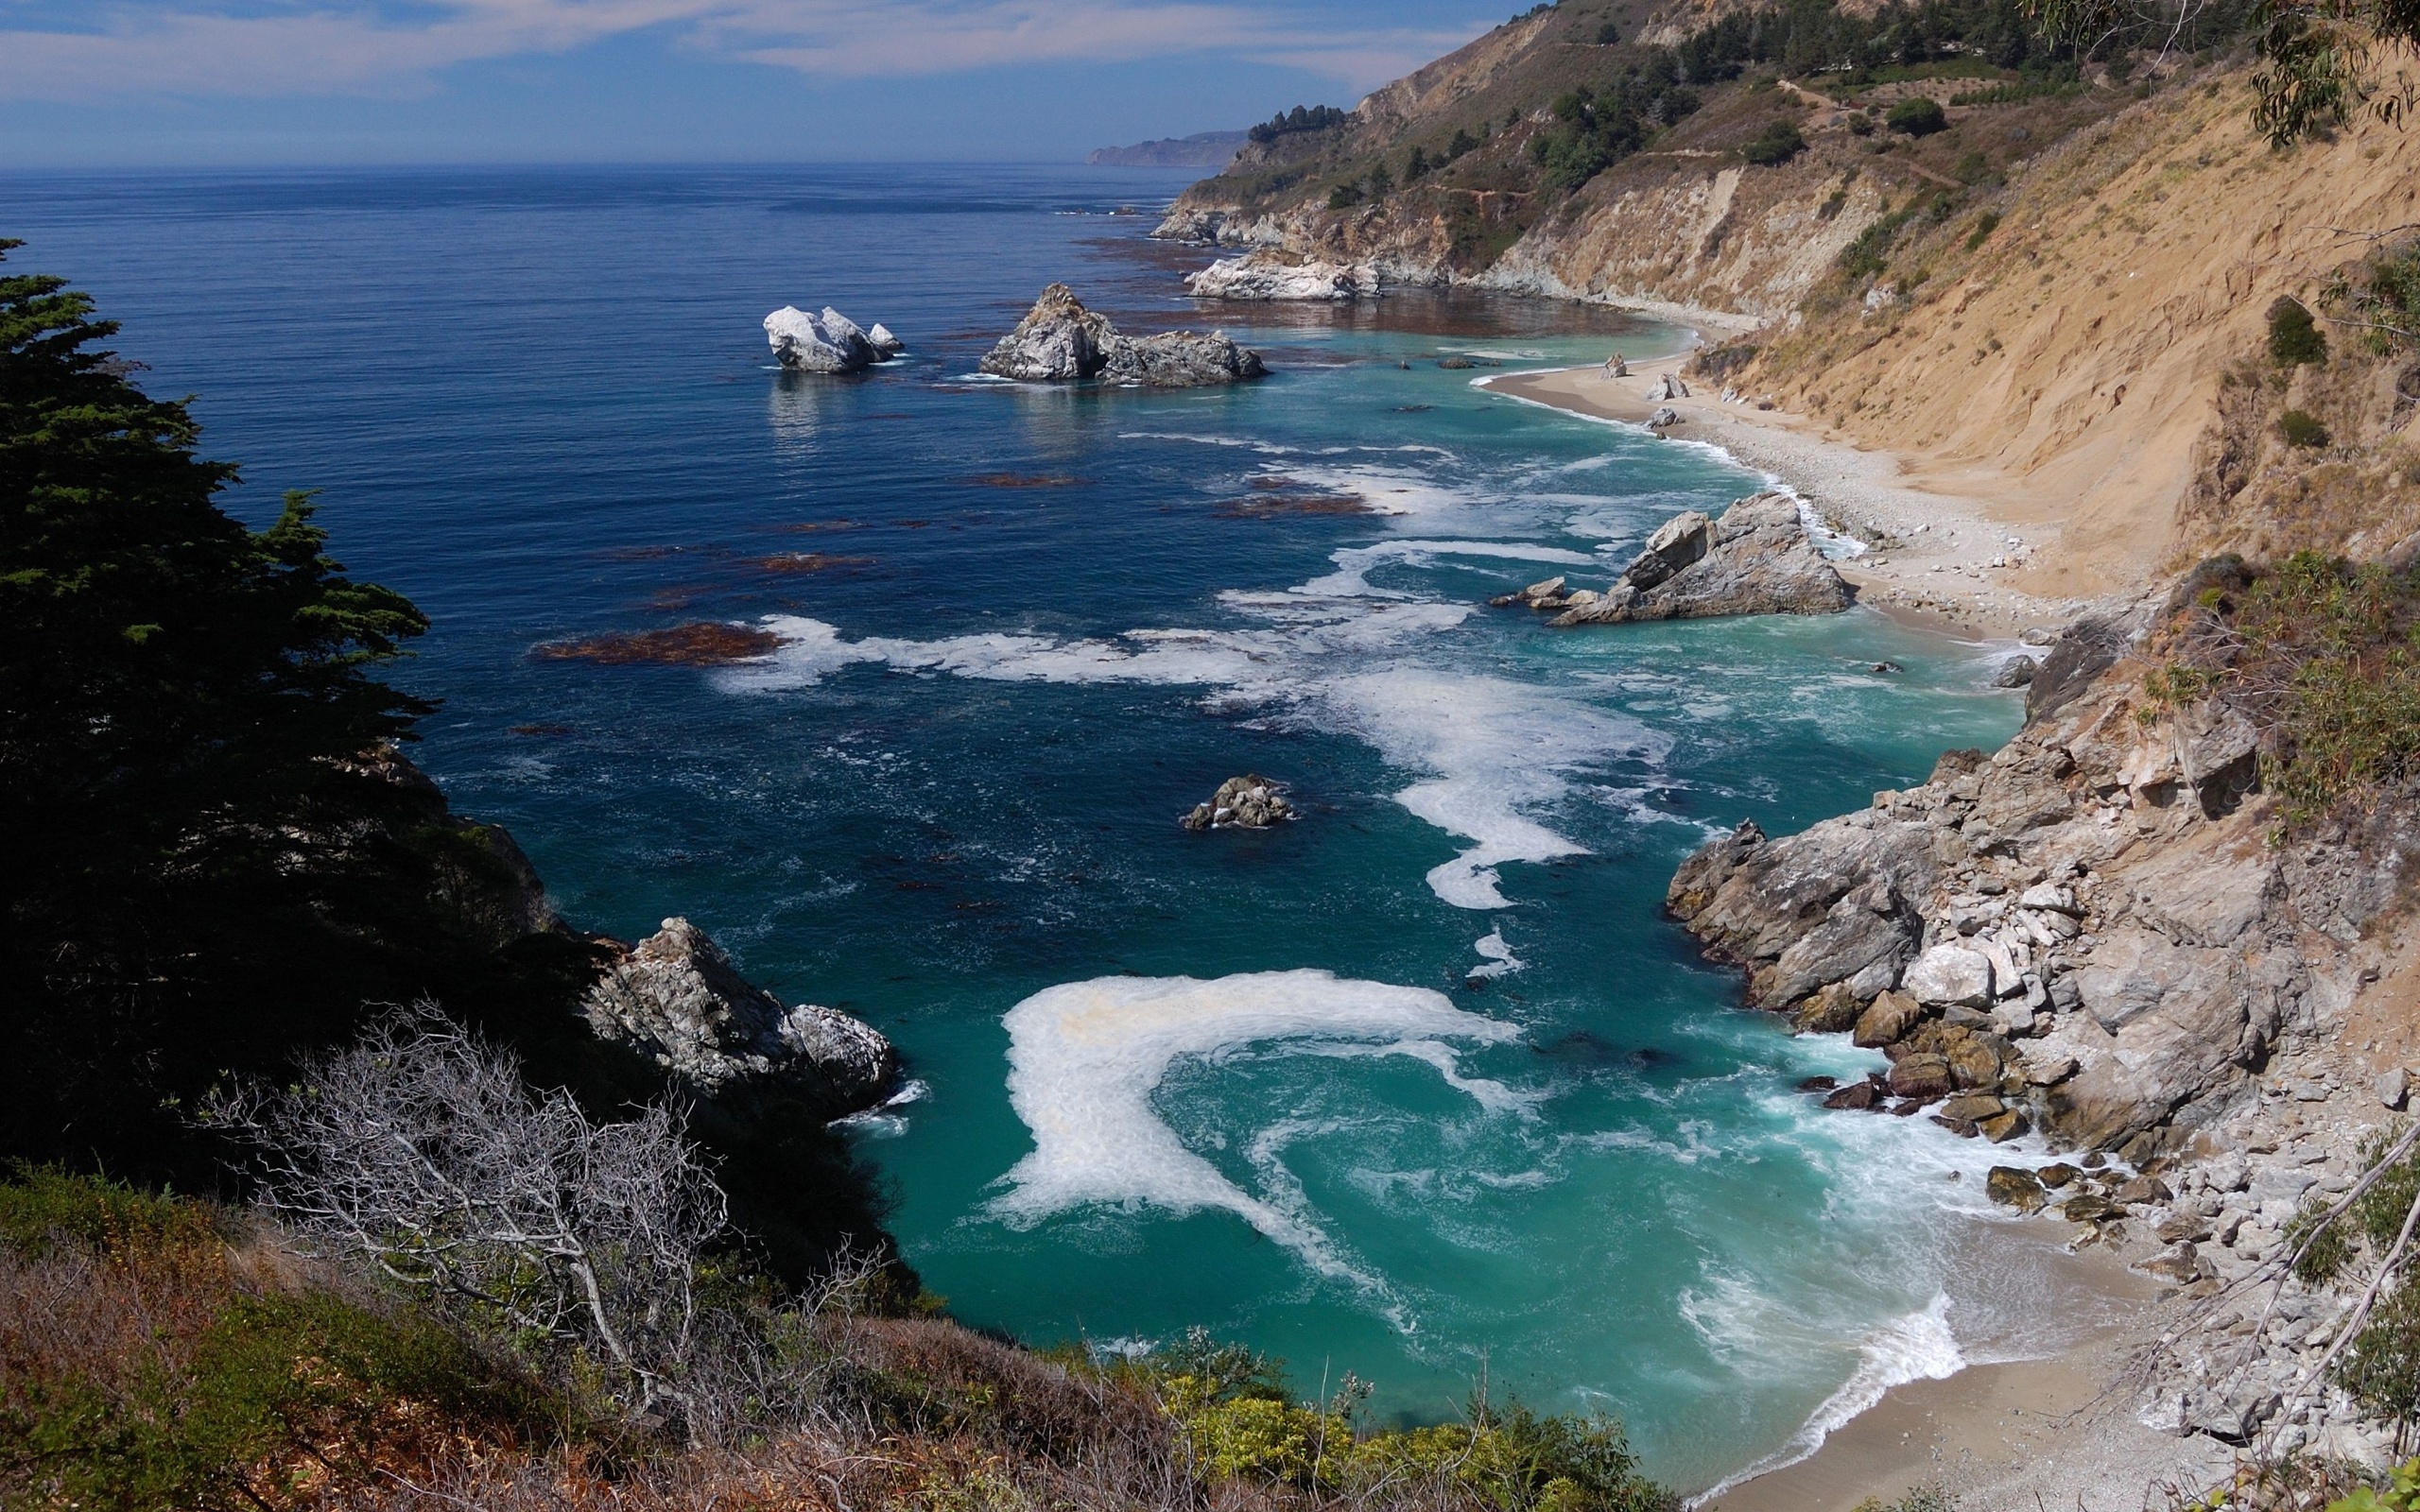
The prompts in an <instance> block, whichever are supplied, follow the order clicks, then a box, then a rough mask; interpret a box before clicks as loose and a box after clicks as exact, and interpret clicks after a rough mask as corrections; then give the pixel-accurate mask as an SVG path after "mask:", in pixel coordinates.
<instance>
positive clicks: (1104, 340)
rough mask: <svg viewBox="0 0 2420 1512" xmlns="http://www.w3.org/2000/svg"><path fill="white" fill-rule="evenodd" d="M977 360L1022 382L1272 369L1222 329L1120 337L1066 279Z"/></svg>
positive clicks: (1237, 375) (1184, 384) (1132, 379)
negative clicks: (1068, 284) (1206, 332)
mask: <svg viewBox="0 0 2420 1512" xmlns="http://www.w3.org/2000/svg"><path fill="white" fill-rule="evenodd" d="M980 366H981V368H982V369H983V371H985V372H987V373H990V374H991V375H992V376H994V377H995V378H1013V379H1015V380H1017V381H1018V382H1020V383H1067V382H1073V381H1076V380H1080V379H1086V378H1098V379H1100V380H1101V381H1103V382H1105V383H1114V384H1130V385H1134V386H1138V387H1149V388H1199V387H1206V386H1209V385H1213V384H1232V383H1241V382H1244V381H1245V380H1247V379H1252V378H1258V377H1260V376H1261V375H1262V374H1263V373H1264V372H1266V371H1267V370H1268V369H1266V368H1265V367H1263V366H1262V364H1261V360H1260V353H1258V352H1253V351H1252V350H1251V349H1250V348H1248V347H1239V346H1237V345H1236V343H1235V342H1234V341H1233V340H1231V339H1229V338H1228V336H1227V335H1226V334H1225V333H1223V332H1219V331H1213V332H1211V333H1209V334H1208V335H1202V334H1201V333H1200V332H1194V331H1170V332H1167V333H1166V334H1164V335H1154V336H1129V335H1120V334H1119V333H1118V330H1117V327H1116V326H1115V325H1113V324H1111V323H1110V319H1109V318H1108V317H1107V316H1105V315H1099V314H1097V313H1095V312H1094V311H1091V310H1088V309H1086V308H1084V303H1083V301H1081V300H1079V299H1078V298H1076V292H1075V290H1073V289H1071V288H1069V287H1068V286H1067V285H1066V284H1064V283H1053V284H1051V285H1050V286H1049V287H1048V288H1046V289H1044V290H1043V291H1042V298H1040V299H1039V300H1036V301H1034V304H1033V308H1032V309H1031V310H1029V311H1028V312H1026V317H1025V318H1024V319H1022V320H1019V321H1018V322H1017V325H1016V329H1015V330H1013V331H1011V332H1010V333H1009V334H1008V335H1004V336H1002V337H1001V338H1000V340H999V344H998V345H996V346H994V348H993V349H992V350H991V352H989V353H987V354H986V355H985V356H984V358H983V361H982V363H981V364H980Z"/></svg>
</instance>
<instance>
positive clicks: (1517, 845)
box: [1327, 666, 1669, 908]
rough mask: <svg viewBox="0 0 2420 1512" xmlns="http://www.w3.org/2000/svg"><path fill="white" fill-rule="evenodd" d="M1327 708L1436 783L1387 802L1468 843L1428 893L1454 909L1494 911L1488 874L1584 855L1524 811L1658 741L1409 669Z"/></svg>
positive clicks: (1505, 691) (1525, 687)
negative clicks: (1615, 757)
mask: <svg viewBox="0 0 2420 1512" xmlns="http://www.w3.org/2000/svg"><path fill="white" fill-rule="evenodd" d="M1327 697H1328V699H1329V700H1330V702H1331V704H1332V705H1333V706H1334V707H1335V708H1336V710H1337V712H1338V713H1340V715H1341V716H1342V717H1343V718H1344V719H1345V720H1346V721H1347V722H1348V723H1349V724H1350V725H1351V727H1352V728H1353V730H1354V731H1355V733H1357V734H1358V735H1360V736H1361V737H1362V738H1363V739H1365V740H1367V741H1369V742H1370V743H1371V744H1372V745H1373V746H1375V747H1377V748H1378V750H1379V751H1380V752H1381V753H1382V754H1384V755H1385V756H1386V757H1387V758H1388V759H1389V760H1390V761H1393V762H1395V763H1397V764H1399V765H1406V766H1416V767H1421V768H1424V769H1426V770H1428V771H1431V772H1434V773H1437V774H1438V775H1437V776H1435V777H1434V778H1432V779H1430V780H1428V781H1426V782H1415V783H1413V784H1412V785H1411V786H1409V787H1408V788H1405V789H1404V790H1403V791H1401V792H1399V793H1397V794H1395V795H1394V798H1395V801H1396V802H1398V803H1400V804H1402V805H1403V806H1404V807H1405V808H1407V809H1409V810H1410V811H1411V812H1412V813H1413V814H1414V815H1417V816H1419V817H1421V818H1423V819H1426V821H1428V822H1429V823H1430V824H1433V825H1435V826H1437V827H1438V828H1439V829H1441V830H1443V831H1445V832H1446V833H1450V834H1458V835H1461V836H1462V837H1464V838H1465V839H1468V840H1470V841H1471V842H1472V845H1471V847H1470V849H1468V850H1466V851H1463V852H1462V853H1461V854H1460V855H1458V856H1456V857H1455V858H1454V859H1453V860H1451V861H1448V862H1445V863H1443V865H1441V866H1438V867H1436V868H1431V869H1430V871H1429V873H1428V879H1427V880H1428V885H1429V886H1430V888H1431V889H1433V890H1434V891H1435V892H1436V894H1437V896H1438V897H1440V898H1443V900H1444V901H1445V902H1449V903H1452V904H1454V905H1455V906H1456V907H1458V908H1503V907H1508V906H1510V903H1509V901H1508V900H1507V899H1506V898H1505V897H1504V895H1503V893H1502V892H1501V891H1499V890H1498V888H1497V884H1498V882H1499V881H1500V880H1501V879H1500V877H1499V875H1498V873H1497V871H1496V868H1498V867H1499V866H1501V865H1502V864H1504V863H1505V862H1508V861H1530V862H1541V861H1552V860H1555V859H1556V858H1558V857H1561V856H1570V855H1583V854H1585V853H1586V849H1585V848H1584V847H1582V845H1580V844H1579V843H1578V842H1577V841H1574V840H1570V839H1567V838H1565V837H1564V836H1563V835H1562V834H1559V833H1556V832H1555V831H1553V830H1551V829H1548V828H1547V826H1546V825H1544V824H1542V823H1540V822H1538V821H1537V820H1536V819H1534V818H1531V817H1530V815H1529V813H1528V812H1527V811H1529V810H1530V809H1533V808H1538V807H1543V806H1545V805H1547V804H1548V803H1551V802H1553V801H1555V800H1557V799H1561V798H1562V797H1564V794H1565V793H1567V792H1568V791H1569V786H1570V783H1569V774H1570V773H1571V772H1572V771H1573V770H1574V769H1575V768H1577V767H1579V766H1582V765H1586V764H1588V763H1591V762H1596V761H1600V760H1602V759H1603V758H1604V757H1605V756H1606V755H1607V754H1608V753H1611V752H1615V751H1627V752H1631V753H1634V754H1639V755H1649V756H1655V757H1660V756H1661V755H1662V754H1663V753H1664V752H1665V750H1666V749H1668V745H1669V742H1668V739H1667V738H1666V737H1664V736H1661V735H1658V734H1656V733H1653V732H1651V731H1650V730H1647V729H1646V728H1645V727H1643V726H1641V725H1639V724H1637V723H1636V722H1634V721H1633V720H1630V719H1628V718H1625V717H1622V716H1619V715H1616V714H1610V713H1605V712H1603V711H1601V710H1598V709H1593V708H1590V707H1588V706H1587V705H1585V704H1579V703H1575V702H1573V701H1572V700H1570V699H1567V698H1564V697H1560V696H1556V695H1555V694H1554V693H1552V692H1551V691H1550V690H1548V689H1545V688H1541V687H1537V686H1535V685H1532V684H1530V683H1523V682H1513V681H1510V680H1507V679H1498V678H1481V677H1466V676H1456V675H1452V674H1447V673H1443V672H1438V671H1434V670H1432V669H1429V668H1426V667H1418V666H1394V667H1390V668H1387V669H1384V670H1382V671H1376V672H1370V673H1363V674H1360V675H1357V676H1348V677H1344V678H1340V679H1337V680H1336V681H1335V682H1334V683H1333V684H1332V685H1331V686H1330V687H1329V689H1328V690H1327Z"/></svg>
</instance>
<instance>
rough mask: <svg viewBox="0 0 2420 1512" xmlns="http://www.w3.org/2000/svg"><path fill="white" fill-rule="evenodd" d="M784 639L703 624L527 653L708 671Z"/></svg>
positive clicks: (617, 634)
mask: <svg viewBox="0 0 2420 1512" xmlns="http://www.w3.org/2000/svg"><path fill="white" fill-rule="evenodd" d="M780 644H782V638H781V637H780V636H778V635H775V634H774V633H773V632H772V631H770V630H768V629H760V628H759V627H756V626H753V625H731V624H725V623H719V622H711V621H710V622H704V623H700V624H697V625H675V626H673V627H671V628H669V629H663V630H615V631H611V632H609V633H607V634H604V635H591V636H586V637H583V638H581V639H579V640H577V641H549V642H546V643H545V644H542V645H534V646H531V647H530V648H529V654H530V655H531V656H532V657H534V658H536V659H537V660H539V661H541V662H593V663H595V664H596V665H597V666H602V667H626V666H666V667H711V666H720V665H721V664H723V663H724V662H745V661H747V660H748V659H749V658H751V657H758V656H763V655H765V654H766V653H767V652H769V651H771V650H772V649H773V648H774V647H776V646H778V645H780Z"/></svg>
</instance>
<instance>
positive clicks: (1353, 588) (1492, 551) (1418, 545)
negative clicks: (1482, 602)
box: [1297, 536, 1597, 598]
mask: <svg viewBox="0 0 2420 1512" xmlns="http://www.w3.org/2000/svg"><path fill="white" fill-rule="evenodd" d="M1439 557H1485V558H1494V559H1498V560H1504V561H1546V562H1560V563H1563V564H1564V565H1566V566H1572V567H1591V566H1594V565H1596V562H1597V558H1594V557H1592V556H1590V555H1588V554H1587V553H1586V552H1584V551H1572V550H1570V549H1568V548H1567V547H1564V546H1540V545H1534V544H1532V543H1530V542H1529V541H1440V540H1436V539H1433V538H1430V537H1427V536H1395V537H1392V538H1390V539H1388V540H1385V541H1378V542H1376V543H1375V544H1373V545H1368V546H1345V547H1342V548H1340V549H1339V550H1337V551H1335V552H1332V553H1330V554H1329V556H1328V559H1329V560H1330V561H1333V562H1335V563H1336V571H1334V572H1332V573H1330V574H1328V575H1327V576H1324V577H1314V578H1312V579H1311V580H1310V581H1309V582H1307V583H1305V584H1304V585H1303V586H1302V587H1301V588H1300V589H1299V590H1297V592H1300V593H1320V594H1326V595H1330V596H1333V597H1340V598H1344V597H1364V598H1407V597H1409V596H1410V595H1409V594H1408V593H1400V592H1397V591H1395V590H1392V589H1385V588H1373V587H1371V586H1370V581H1369V578H1368V577H1367V576H1365V575H1366V574H1367V573H1368V572H1369V571H1370V569H1371V568H1373V567H1375V566H1377V565H1378V564H1380V563H1381V562H1394V561H1406V562H1411V563H1413V564H1415V565H1418V564H1423V563H1426V562H1428V561H1431V560H1433V559H1434V558H1439Z"/></svg>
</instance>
